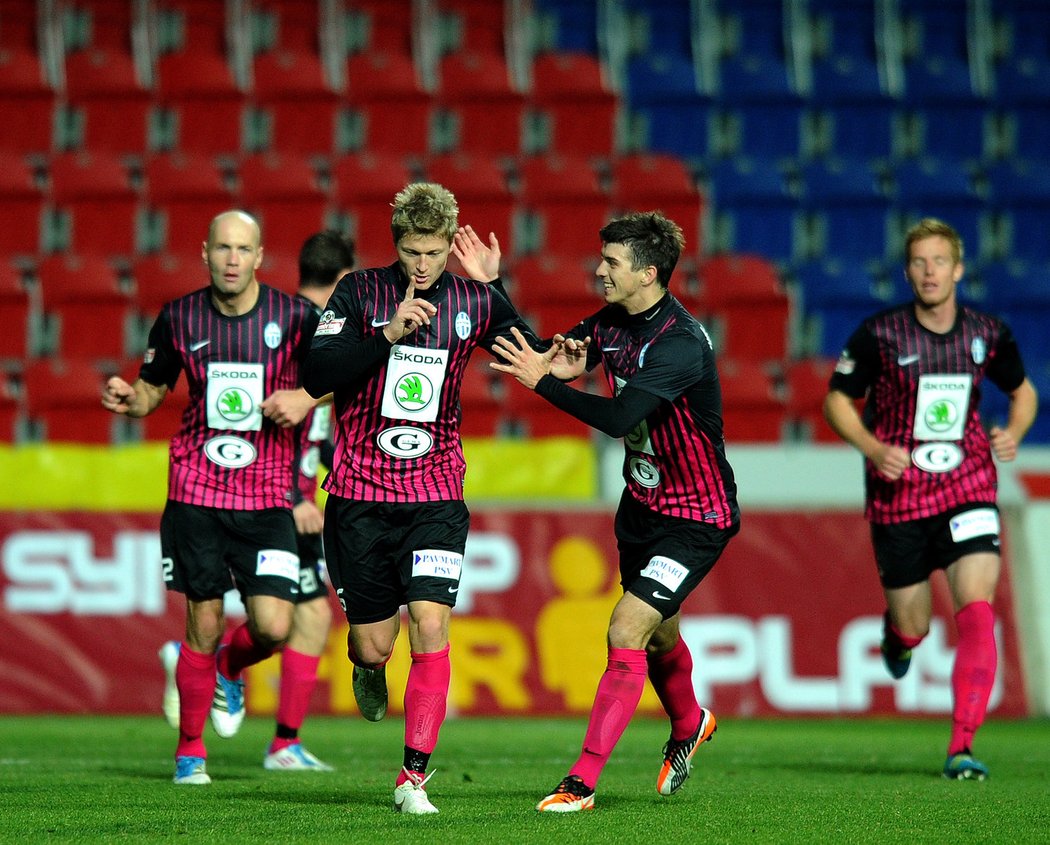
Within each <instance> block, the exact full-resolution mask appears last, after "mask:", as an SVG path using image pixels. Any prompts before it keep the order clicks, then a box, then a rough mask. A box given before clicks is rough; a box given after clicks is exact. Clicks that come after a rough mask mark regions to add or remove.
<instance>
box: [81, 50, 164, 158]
mask: <svg viewBox="0 0 1050 845" xmlns="http://www.w3.org/2000/svg"><path fill="white" fill-rule="evenodd" d="M66 93H67V95H68V98H69V105H70V107H72V108H73V109H74V110H76V111H77V112H79V113H80V115H81V116H82V117H83V119H84V130H83V139H82V146H83V148H85V149H88V150H109V151H113V152H118V153H137V154H142V153H145V152H146V151H147V149H148V147H149V122H150V113H151V109H152V94H151V93H150V91H149V90H147V89H146V88H145V87H144V86H143V85H142V83H141V82H140V80H139V78H138V75H137V73H136V70H135V61H134V59H133V58H132V55H131V53H130V52H121V51H119V50H116V49H108V50H105V49H100V48H97V47H92V48H90V49H86V50H78V51H77V52H75V53H71V54H70V55H69V56H67V57H66Z"/></svg>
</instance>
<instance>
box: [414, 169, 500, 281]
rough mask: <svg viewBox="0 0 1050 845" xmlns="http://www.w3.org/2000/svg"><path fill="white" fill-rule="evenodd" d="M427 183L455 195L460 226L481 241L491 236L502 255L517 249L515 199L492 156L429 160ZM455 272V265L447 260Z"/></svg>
mask: <svg viewBox="0 0 1050 845" xmlns="http://www.w3.org/2000/svg"><path fill="white" fill-rule="evenodd" d="M423 169H424V171H425V173H426V178H427V180H428V181H431V182H437V183H438V184H440V185H444V186H445V187H446V188H448V189H449V190H450V191H452V193H453V194H455V195H456V203H457V204H458V205H459V221H460V224H461V225H466V224H469V225H471V226H472V227H473V228H474V230H475V231H476V232H477V233H478V236H479V237H481V239H482V240H485V241H486V242H487V240H488V233H489V232H494V233H495V235H496V237H497V238H498V239H499V244H500V251H501V252H502V254H503V255H506V256H513V255H514V254H515V248H516V246H517V237H516V234H517V233H516V231H515V229H516V226H517V223H516V217H517V209H518V204H517V199H516V198H515V196H514V194H513V193H512V192H511V190H510V187H509V185H508V183H507V174H506V172H505V171H504V170H503V168H502V167H501V166H500V164H499V162H498V161H497V160H496V159H495V158H493V157H492V156H485V155H476V156H471V155H467V154H466V153H453V154H446V155H439V156H432V157H430V158H428V159H427V160H426V161H425V163H424V168H423ZM449 263H450V268H451V269H454V271H455V272H460V269H457V268H458V266H459V262H458V260H457V259H456V257H455V256H452V257H451V258H450V259H449Z"/></svg>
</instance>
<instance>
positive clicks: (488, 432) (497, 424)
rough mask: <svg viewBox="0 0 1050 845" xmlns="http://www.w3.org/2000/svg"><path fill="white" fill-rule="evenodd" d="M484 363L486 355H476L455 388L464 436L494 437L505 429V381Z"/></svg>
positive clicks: (506, 421) (487, 362)
mask: <svg viewBox="0 0 1050 845" xmlns="http://www.w3.org/2000/svg"><path fill="white" fill-rule="evenodd" d="M488 365H489V357H488V356H487V355H485V356H479V357H478V358H477V359H476V360H474V361H471V362H470V364H469V365H468V366H467V368H466V370H465V372H464V375H463V384H462V386H461V387H460V392H459V403H460V407H461V408H462V411H463V419H462V422H461V424H460V429H459V430H460V433H461V434H462V435H463V436H464V437H496V436H499V435H501V434H503V433H505V430H506V427H507V424H508V420H507V415H508V408H507V406H506V403H505V402H504V400H503V397H504V395H505V394H506V391H507V389H508V387H509V385H506V384H505V383H504V382H503V380H502V379H503V377H502V376H501V375H500V374H499V373H496V372H495V371H494V370H491V369H489V366H488Z"/></svg>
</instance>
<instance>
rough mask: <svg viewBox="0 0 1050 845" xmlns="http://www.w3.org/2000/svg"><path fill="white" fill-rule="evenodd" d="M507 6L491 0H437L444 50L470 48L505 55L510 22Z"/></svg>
mask: <svg viewBox="0 0 1050 845" xmlns="http://www.w3.org/2000/svg"><path fill="white" fill-rule="evenodd" d="M505 5H506V4H504V3H493V2H492V0H437V3H436V11H437V15H438V21H439V25H440V26H441V29H442V31H443V33H444V35H443V38H442V47H443V48H444V50H445V51H446V52H455V51H457V50H464V49H469V50H479V51H481V52H483V53H492V54H493V55H497V56H501V55H503V54H504V52H505V49H504V33H505V31H506V24H507V22H506V20H505V8H504V7H505Z"/></svg>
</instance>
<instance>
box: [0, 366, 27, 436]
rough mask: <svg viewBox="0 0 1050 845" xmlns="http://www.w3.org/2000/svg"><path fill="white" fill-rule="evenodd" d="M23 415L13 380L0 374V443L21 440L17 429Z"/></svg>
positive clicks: (7, 375)
mask: <svg viewBox="0 0 1050 845" xmlns="http://www.w3.org/2000/svg"><path fill="white" fill-rule="evenodd" d="M23 417H24V413H23V411H22V403H21V401H20V400H19V397H18V391H17V388H16V387H15V385H14V382H13V379H12V378H11V376H10V375H9V374H7V373H0V443H14V442H16V441H17V440H19V439H21V438H20V437H19V429H20V428H21V425H22V420H23Z"/></svg>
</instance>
